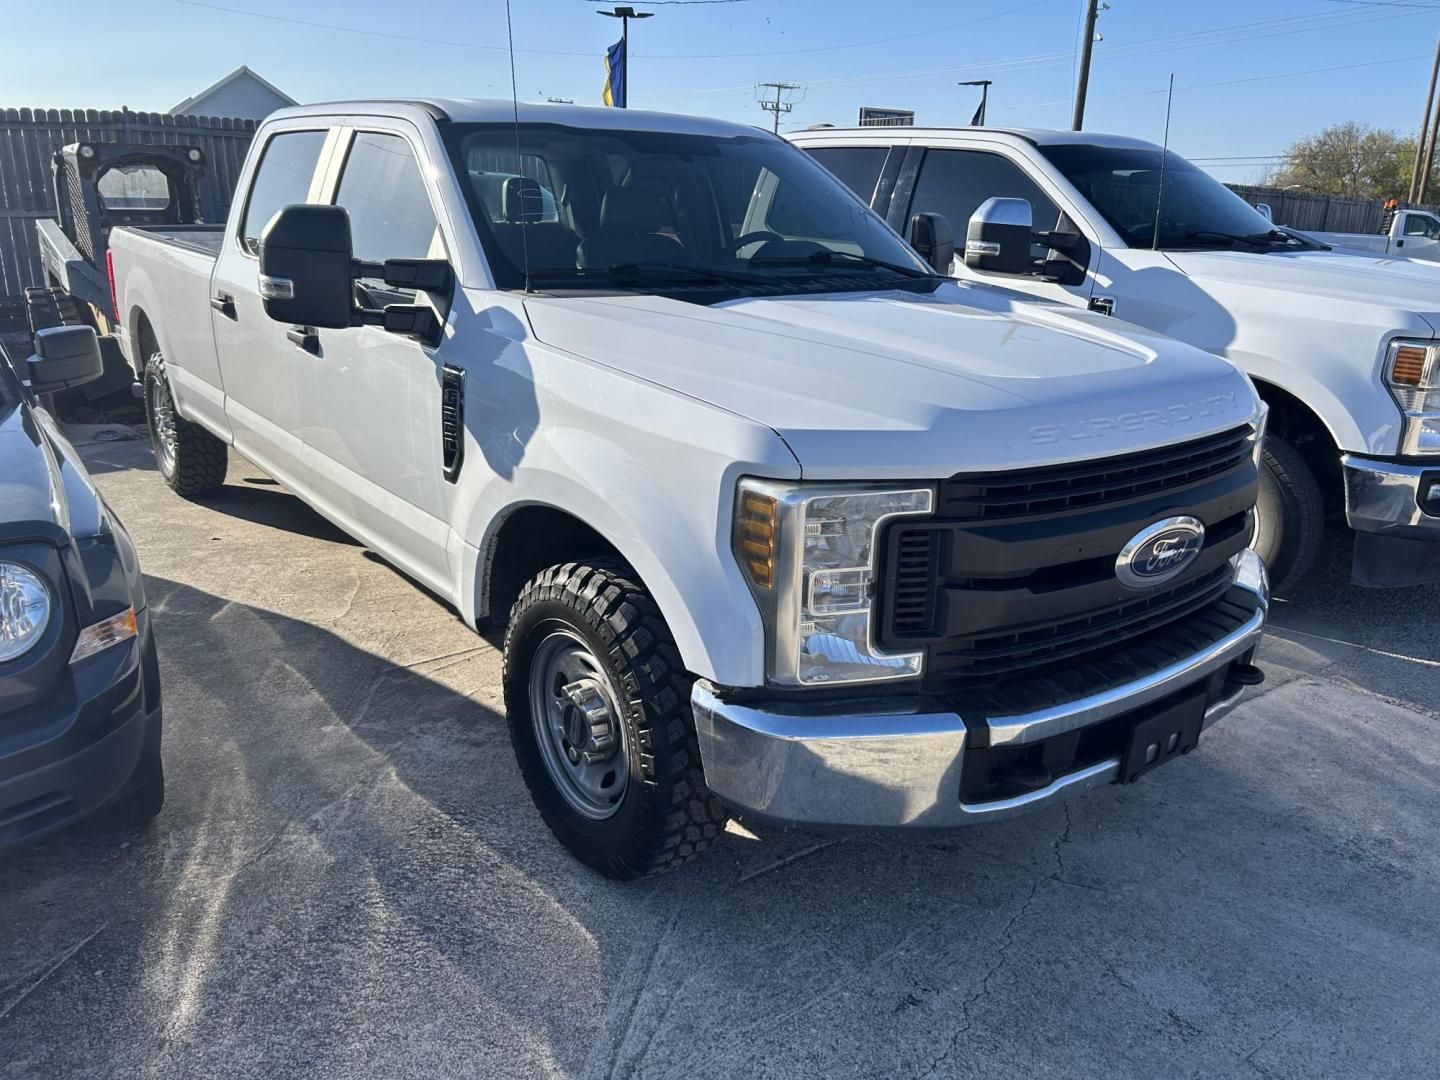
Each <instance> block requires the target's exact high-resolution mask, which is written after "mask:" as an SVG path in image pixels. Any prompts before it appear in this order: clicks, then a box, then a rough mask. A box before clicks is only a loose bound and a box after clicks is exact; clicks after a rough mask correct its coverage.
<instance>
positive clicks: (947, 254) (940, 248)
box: [910, 213, 955, 277]
mask: <svg viewBox="0 0 1440 1080" xmlns="http://www.w3.org/2000/svg"><path fill="white" fill-rule="evenodd" d="M910 246H911V247H913V248H914V249H915V250H916V252H918V253H919V255H920V257H921V258H922V259H924V260H925V261H926V262H927V263H929V264H930V266H931V267H932V268H933V269H934V270H935V272H936V273H937V274H942V275H944V276H945V277H949V276H950V264H951V263H952V262H954V260H955V231H954V230H953V229H951V228H950V223H949V222H948V221H946V220H945V215H944V214H931V213H920V214H916V215H914V216H913V217H912V218H911V219H910Z"/></svg>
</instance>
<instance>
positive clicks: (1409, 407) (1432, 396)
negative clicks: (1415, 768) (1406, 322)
mask: <svg viewBox="0 0 1440 1080" xmlns="http://www.w3.org/2000/svg"><path fill="white" fill-rule="evenodd" d="M1385 385H1386V386H1388V387H1389V388H1390V393H1391V394H1392V395H1393V396H1394V398H1395V402H1396V404H1398V405H1399V406H1400V411H1401V412H1403V413H1404V414H1405V428H1404V431H1403V432H1402V433H1401V436H1400V453H1401V454H1407V455H1408V454H1440V345H1437V344H1435V343H1434V342H1429V341H1406V340H1404V339H1397V340H1395V341H1392V342H1391V343H1390V347H1389V349H1388V350H1387V352H1386V356H1385Z"/></svg>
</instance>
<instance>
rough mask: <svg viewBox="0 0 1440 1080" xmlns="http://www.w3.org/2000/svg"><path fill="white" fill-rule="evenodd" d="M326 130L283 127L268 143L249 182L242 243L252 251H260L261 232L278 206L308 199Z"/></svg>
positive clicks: (241, 229)
mask: <svg viewBox="0 0 1440 1080" xmlns="http://www.w3.org/2000/svg"><path fill="white" fill-rule="evenodd" d="M325 135H326V133H325V132H323V131H282V132H281V133H280V134H278V135H276V136H274V137H272V138H271V140H270V141H269V142H268V143H266V144H265V153H264V156H262V157H261V158H260V165H259V167H258V168H257V169H256V170H255V180H254V182H253V183H252V184H251V185H250V199H249V201H248V202H247V203H246V205H245V219H244V221H242V222H241V223H240V243H241V245H242V246H243V247H244V248H245V250H246V251H248V252H249V253H250V254H251V255H258V254H260V234H261V232H263V231H264V229H265V226H266V225H267V224H269V222H270V219H271V218H272V217H274V216H275V213H276V211H277V210H279V209H280V208H281V207H283V206H290V205H291V204H292V203H303V202H308V201H309V195H310V181H311V179H312V178H313V177H314V175H315V163H316V162H317V161H319V160H320V151H321V150H322V149H323V148H324V146H325Z"/></svg>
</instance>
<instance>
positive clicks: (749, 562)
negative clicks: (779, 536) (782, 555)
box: [735, 491, 776, 589]
mask: <svg viewBox="0 0 1440 1080" xmlns="http://www.w3.org/2000/svg"><path fill="white" fill-rule="evenodd" d="M775 507H776V503H775V500H774V498H772V497H771V496H769V495H761V494H758V493H757V492H754V491H742V492H741V493H740V512H739V514H737V515H736V518H735V551H736V553H737V554H738V555H739V556H740V565H742V566H743V567H745V572H746V573H747V574H749V575H750V580H751V582H752V583H754V584H755V585H756V586H757V587H758V588H761V589H768V588H770V587H771V586H772V585H774V584H775Z"/></svg>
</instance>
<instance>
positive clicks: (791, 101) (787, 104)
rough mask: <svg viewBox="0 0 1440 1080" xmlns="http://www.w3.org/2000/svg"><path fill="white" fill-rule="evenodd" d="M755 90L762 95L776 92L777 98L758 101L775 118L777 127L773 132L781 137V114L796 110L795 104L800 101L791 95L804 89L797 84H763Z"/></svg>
mask: <svg viewBox="0 0 1440 1080" xmlns="http://www.w3.org/2000/svg"><path fill="white" fill-rule="evenodd" d="M755 89H756V90H758V91H761V92H762V93H763V92H764V91H769V90H773V91H775V97H774V98H773V99H771V98H769V97H766V96H761V97H759V98H757V99H756V100H757V101H758V102H759V103H760V108H762V109H764V110H765V111H766V112H768V113H771V114H772V115H773V116H774V117H775V126H774V129H773V130H774V132H775V134H776V135H779V134H780V114H781V113H788V112H789V111H790V110H791V109H793V108H795V103H796V101H797V100H798V99H797V98H794V97H791V96H790V95H792V94H794V93H795V91H797V90H803V89H804V87H803V86H800V85H799V84H797V83H786V82H767V83H761V84H760V85H759V86H757V87H756V88H755Z"/></svg>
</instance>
